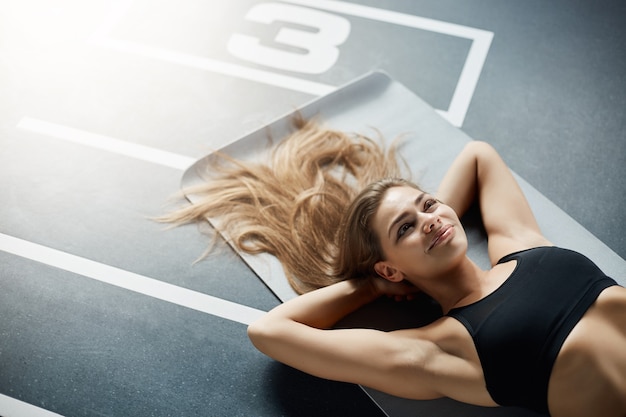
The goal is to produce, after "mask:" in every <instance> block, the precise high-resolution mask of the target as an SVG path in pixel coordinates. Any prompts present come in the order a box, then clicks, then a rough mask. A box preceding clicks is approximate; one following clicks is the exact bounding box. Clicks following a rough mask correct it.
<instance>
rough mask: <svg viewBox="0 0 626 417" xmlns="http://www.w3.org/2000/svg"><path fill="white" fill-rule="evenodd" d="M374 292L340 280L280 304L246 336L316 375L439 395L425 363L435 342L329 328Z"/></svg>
mask: <svg viewBox="0 0 626 417" xmlns="http://www.w3.org/2000/svg"><path fill="white" fill-rule="evenodd" d="M381 281H382V280H381ZM401 291H405V290H401ZM405 292H406V291H405ZM378 296H379V293H378V291H377V290H376V289H375V287H374V286H372V285H369V284H368V283H361V282H358V281H354V280H348V281H343V282H340V283H337V284H333V285H331V286H328V287H325V288H322V289H319V290H315V291H312V292H309V293H306V294H304V295H301V296H299V297H297V298H295V299H293V300H290V301H288V302H286V303H284V304H281V305H279V306H278V307H276V308H274V309H273V310H272V311H270V312H269V313H267V314H266V315H265V316H263V317H262V318H261V319H259V320H258V321H257V322H255V323H253V324H251V325H250V326H249V327H248V335H249V337H250V340H251V341H252V343H253V344H254V345H255V346H256V347H257V349H259V350H260V351H261V352H263V353H265V354H266V355H268V356H270V357H272V358H274V359H276V360H278V361H279V362H282V363H284V364H287V365H289V366H292V367H294V368H296V369H299V370H301V371H303V372H306V373H308V374H311V375H315V376H317V377H321V378H326V379H332V380H335V381H343V382H351V383H356V384H362V385H365V386H368V387H371V388H374V389H378V390H381V391H384V392H387V393H390V394H393V395H400V396H404V397H410V398H421V399H427V398H436V397H440V396H441V394H440V393H438V392H437V391H435V390H434V389H433V388H432V387H433V376H432V375H428V370H427V367H426V366H425V364H428V363H429V362H431V361H432V358H433V357H436V355H438V354H440V352H441V351H440V349H439V348H438V347H437V346H436V345H435V344H434V343H432V342H428V341H424V340H419V339H416V338H412V337H407V336H406V335H403V334H402V333H394V332H391V333H386V332H382V331H377V330H370V329H336V330H333V329H331V327H332V326H333V325H334V324H335V323H336V322H337V321H338V320H339V319H340V318H342V317H344V316H346V315H347V314H349V313H351V312H352V311H354V310H356V309H358V308H359V307H361V306H363V305H364V304H366V303H369V302H371V301H373V300H374V299H375V298H377V297H378ZM399 382H402V383H399Z"/></svg>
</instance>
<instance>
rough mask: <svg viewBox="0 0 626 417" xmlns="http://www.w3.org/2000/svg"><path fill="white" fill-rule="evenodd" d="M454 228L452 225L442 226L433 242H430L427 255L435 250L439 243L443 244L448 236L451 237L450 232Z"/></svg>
mask: <svg viewBox="0 0 626 417" xmlns="http://www.w3.org/2000/svg"><path fill="white" fill-rule="evenodd" d="M452 227H453V226H452V225H451V224H448V225H446V226H442V227H441V228H440V229H439V230H438V231H437V233H436V234H435V236H434V237H433V240H432V241H431V242H430V245H429V246H428V249H426V253H428V252H430V250H431V249H432V248H434V247H435V246H437V244H439V242H441V241H442V240H445V239H446V238H447V237H448V236H450V233H449V231H450V230H451V229H452Z"/></svg>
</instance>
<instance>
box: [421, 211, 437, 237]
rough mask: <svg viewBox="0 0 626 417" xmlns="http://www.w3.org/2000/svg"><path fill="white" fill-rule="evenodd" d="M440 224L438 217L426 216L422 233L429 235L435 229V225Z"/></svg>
mask: <svg viewBox="0 0 626 417" xmlns="http://www.w3.org/2000/svg"><path fill="white" fill-rule="evenodd" d="M440 223H441V219H440V218H439V216H436V215H434V214H428V217H426V218H425V219H424V226H423V230H424V233H427V234H428V233H430V232H432V231H433V230H435V229H437V225H438V224H440Z"/></svg>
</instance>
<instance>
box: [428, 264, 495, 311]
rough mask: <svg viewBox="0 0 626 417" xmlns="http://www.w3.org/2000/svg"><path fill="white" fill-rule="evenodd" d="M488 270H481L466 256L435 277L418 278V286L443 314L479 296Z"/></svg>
mask: <svg viewBox="0 0 626 417" xmlns="http://www.w3.org/2000/svg"><path fill="white" fill-rule="evenodd" d="M487 275H488V271H483V270H482V269H480V268H479V267H478V265H476V264H475V263H474V262H473V261H472V260H471V259H469V258H468V257H467V256H464V257H463V260H462V261H461V262H460V263H458V264H457V265H455V267H454V268H452V269H451V270H450V271H447V272H446V273H444V274H442V275H440V276H438V277H436V278H435V279H427V280H420V282H419V285H418V286H419V288H420V289H421V290H422V291H424V292H425V293H426V294H428V295H430V296H431V297H432V298H433V299H434V300H436V301H437V302H438V303H439V305H440V306H441V309H442V310H443V312H444V314H445V313H447V312H448V311H450V310H451V309H452V308H454V307H457V306H459V305H463V304H464V302H466V301H467V300H472V299H474V298H476V297H477V296H478V297H479V298H481V294H482V288H483V282H484V281H485V278H486V277H487Z"/></svg>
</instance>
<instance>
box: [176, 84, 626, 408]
mask: <svg viewBox="0 0 626 417" xmlns="http://www.w3.org/2000/svg"><path fill="white" fill-rule="evenodd" d="M296 111H297V112H299V113H300V114H301V115H302V116H304V117H305V118H311V117H317V118H318V119H319V120H320V121H321V122H322V123H323V124H324V125H325V126H328V127H330V128H333V129H339V130H343V131H347V132H358V133H362V134H365V135H367V136H370V137H378V132H380V133H381V134H382V136H383V137H384V138H385V139H386V140H389V141H390V140H393V139H395V138H396V137H398V136H402V138H403V141H402V147H401V148H400V153H401V156H402V157H403V159H405V160H406V162H407V164H408V166H409V167H410V170H411V172H412V178H413V180H415V181H416V182H418V183H419V184H420V185H421V187H422V188H424V189H425V190H430V191H435V190H436V189H437V186H438V184H439V182H440V180H441V178H442V177H443V175H444V173H445V172H446V170H447V168H448V167H449V166H450V164H451V163H452V161H453V159H454V158H455V157H456V155H457V154H458V153H459V152H460V151H461V149H462V148H463V146H464V145H465V144H466V143H467V142H468V141H470V140H472V139H471V138H470V137H469V136H467V135H466V134H465V133H464V132H463V131H461V130H459V129H458V128H456V127H454V126H452V125H451V124H450V123H448V122H447V121H446V120H444V119H443V118H442V117H441V116H440V115H439V114H437V112H435V110H434V109H433V108H432V107H431V106H429V105H428V104H427V103H425V102H424V101H423V100H421V99H420V98H419V97H418V96H416V95H415V94H414V93H413V92H411V91H410V90H409V89H407V88H406V87H404V86H403V85H402V84H400V83H398V82H396V81H394V80H393V79H391V78H390V77H389V76H388V75H387V74H385V73H384V72H372V73H370V74H367V75H366V76H364V77H362V78H359V79H357V80H355V81H353V82H351V83H349V84H347V85H345V86H343V87H342V88H339V89H337V90H335V91H334V92H332V93H330V94H328V95H326V96H323V97H320V98H317V99H315V100H313V101H311V102H310V103H308V104H306V105H305V106H303V107H301V108H300V109H297V110H294V113H295V112H296ZM294 113H290V114H286V115H284V116H283V117H281V118H279V119H277V120H275V121H274V122H272V123H270V124H269V125H267V126H265V127H263V128H261V129H259V130H257V131H255V132H252V133H250V134H248V135H246V136H244V137H241V138H237V139H236V140H234V141H233V142H231V143H230V144H228V145H226V146H224V147H223V148H222V149H220V151H221V152H224V153H226V154H228V155H231V156H233V157H235V158H238V159H243V160H264V159H265V158H267V155H268V150H269V148H270V147H271V145H272V144H273V143H274V144H275V143H276V142H278V141H280V140H281V139H282V138H284V137H285V136H286V135H287V134H289V133H290V132H291V131H292V129H293V127H292V123H291V119H292V117H293V115H294ZM270 137H271V138H272V139H271V140H270V139H269V138H270ZM538 151H540V150H538ZM212 158H214V156H213V155H207V156H206V157H204V158H202V159H200V160H198V161H197V162H196V163H195V164H193V165H192V166H191V167H189V169H187V170H186V171H185V173H184V175H183V178H182V184H181V185H182V188H183V189H184V188H187V187H189V186H192V185H194V184H197V183H199V182H202V181H204V179H205V178H206V177H207V176H210V169H209V167H210V163H211V160H212ZM516 178H517V180H518V182H519V183H520V186H521V187H522V189H523V191H524V193H525V195H526V197H527V199H528V201H529V203H530V205H531V207H532V209H533V211H534V213H535V216H536V217H537V220H538V222H539V225H540V227H541V229H542V231H543V232H544V235H545V236H546V237H547V238H548V239H549V240H551V241H552V242H553V243H554V244H555V245H557V246H561V247H565V248H569V249H573V250H576V251H579V252H581V253H583V254H585V255H586V256H588V257H589V258H590V259H592V260H593V261H594V262H596V263H597V264H598V265H599V266H600V268H602V269H603V270H604V272H605V273H606V274H607V275H609V276H612V277H613V278H615V279H616V280H617V281H618V282H619V283H620V284H621V285H626V261H624V260H623V259H621V258H620V257H619V256H618V255H617V254H616V253H614V252H613V251H612V250H611V249H610V248H609V247H607V246H606V245H605V244H603V243H602V242H601V241H600V240H598V239H597V238H596V237H595V236H594V235H593V234H591V233H590V232H589V231H587V230H586V229H585V228H584V227H582V226H581V225H580V224H578V223H577V222H576V221H575V220H574V219H572V218H571V217H570V216H568V215H567V214H566V213H565V212H563V211H562V210H561V209H559V208H558V207H557V206H556V205H554V204H553V203H552V202H550V200H548V199H547V198H546V197H545V196H543V195H542V194H541V193H539V192H538V191H537V190H536V189H534V188H533V187H532V186H531V185H530V184H528V183H527V182H526V181H524V179H523V178H520V177H519V176H516ZM187 198H188V199H189V200H190V201H193V200H194V195H192V194H188V195H187ZM463 220H464V222H465V224H466V229H467V234H468V238H469V241H470V249H469V251H468V254H469V256H470V257H471V258H472V259H473V260H474V261H475V262H477V263H478V264H479V265H480V266H481V267H483V268H488V267H489V259H488V256H487V244H486V238H485V235H484V233H483V231H482V229H481V227H480V222H479V221H477V219H476V216H475V215H474V216H473V215H472V214H470V215H468V216H466V218H464V219H463ZM212 223H213V225H214V226H215V227H216V229H217V230H220V227H219V219H212ZM224 237H225V238H226V240H228V236H224ZM235 250H236V249H235ZM239 255H240V256H241V258H242V259H243V260H244V261H245V262H246V263H247V264H248V265H249V266H250V268H252V269H253V270H254V271H255V273H256V274H257V275H258V276H259V278H260V279H261V280H263V282H264V283H265V284H266V285H267V286H268V287H269V288H270V289H271V290H272V291H273V292H274V293H275V294H276V296H277V297H278V298H279V299H280V300H282V301H286V300H288V299H290V298H292V297H294V296H296V294H295V293H294V291H293V290H292V289H291V288H290V287H289V285H288V283H287V280H286V278H285V275H284V273H283V271H282V267H281V266H280V264H279V263H278V261H277V260H276V259H275V258H274V257H273V256H270V255H254V256H251V255H247V254H244V253H239ZM564 285H565V284H564ZM437 314H438V312H437V311H436V309H433V308H430V307H428V306H426V307H424V306H423V304H420V303H405V304H404V305H398V303H389V302H386V301H384V300H382V301H381V302H378V303H374V304H373V305H371V306H368V307H367V308H365V309H363V311H360V312H358V313H357V314H355V315H353V316H352V317H349V318H347V319H346V320H345V321H344V322H343V323H341V325H364V326H368V327H376V328H381V329H392V328H400V327H407V326H415V325H421V324H425V323H426V322H428V321H429V320H432V319H433V318H434V317H435V316H436V315H437ZM364 390H365V391H366V392H367V394H368V395H369V396H370V397H371V398H372V399H373V400H374V401H375V402H376V404H377V405H378V406H379V407H380V408H381V409H382V410H383V411H384V412H385V413H386V414H387V415H388V416H390V417H409V416H432V417H439V416H457V417H462V416H477V415H480V416H502V417H504V416H507V417H509V416H520V417H524V416H533V415H535V414H534V413H531V412H527V411H524V410H519V409H511V408H506V409H504V408H481V407H474V406H469V405H465V404H460V403H458V402H456V401H453V400H449V399H441V400H433V401H414V400H405V399H401V398H397V397H393V396H390V395H386V394H383V393H380V392H377V391H375V390H372V389H369V388H364Z"/></svg>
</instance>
